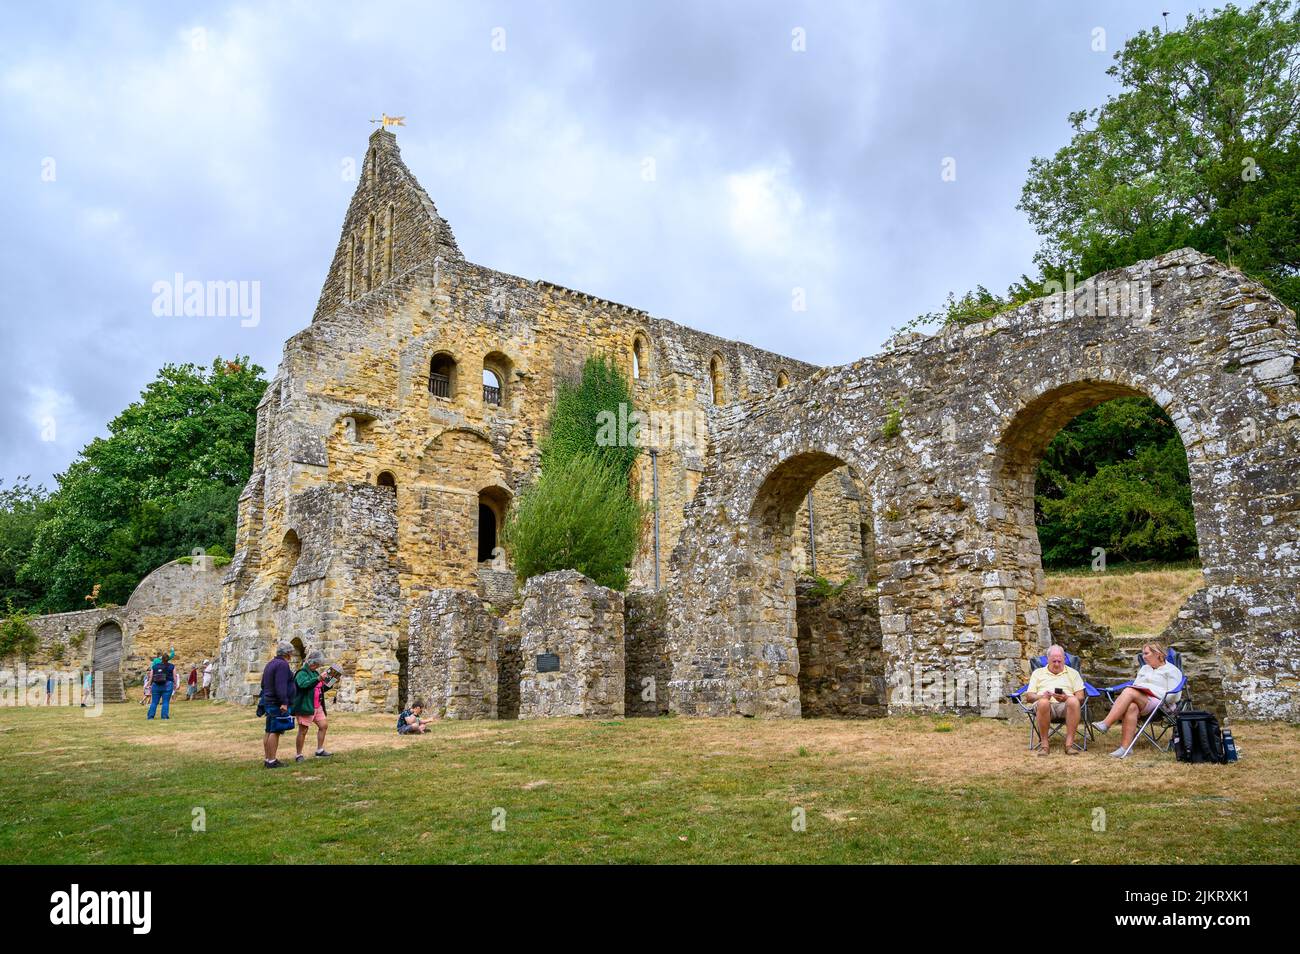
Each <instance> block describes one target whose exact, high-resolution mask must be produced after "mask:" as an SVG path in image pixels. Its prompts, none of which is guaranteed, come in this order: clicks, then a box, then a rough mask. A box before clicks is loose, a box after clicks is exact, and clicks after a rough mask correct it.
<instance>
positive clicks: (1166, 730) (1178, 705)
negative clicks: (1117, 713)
mask: <svg viewBox="0 0 1300 954" xmlns="http://www.w3.org/2000/svg"><path fill="white" fill-rule="evenodd" d="M1137 658H1138V668H1139V669H1141V668H1142V667H1143V666H1145V665H1146V660H1145V659H1143V658H1142V654H1141V653H1138V655H1137ZM1165 662H1171V663H1173V664H1174V666H1175V667H1176V668H1177V669H1178V671H1179V672H1181V673H1182V674H1183V678H1182V679H1181V680H1180V681H1179V683H1178V685H1176V686H1174V688H1172V689H1170V690H1169V691H1168V692H1166V693H1165V694H1164V695H1162V696H1161V697H1160V704H1159V705H1157V706H1156V707H1155V708H1154V709H1152V710H1151V711H1150V712H1148V713H1147V715H1146V718H1145V719H1143V720H1142V725H1141V726H1139V727H1138V731H1137V734H1136V735H1134V736H1133V741H1131V742H1129V744H1128V745H1127V746H1126V747H1125V749H1124V755H1125V756H1127V755H1128V754H1129V753H1130V752H1132V751H1133V746H1135V745H1137V740H1138V739H1146V740H1147V741H1148V742H1150V743H1151V744H1152V745H1154V746H1155V747H1156V748H1157V749H1159V750H1160V751H1161V752H1168V751H1169V749H1170V747H1171V746H1172V745H1173V744H1174V740H1173V731H1174V730H1175V729H1176V728H1178V714H1179V713H1180V712H1182V711H1183V710H1184V709H1186V708H1187V707H1188V706H1189V705H1190V704H1191V701H1192V693H1191V690H1190V689H1188V688H1187V671H1186V670H1185V669H1183V656H1182V653H1179V652H1177V651H1176V650H1174V649H1172V648H1171V649H1169V650H1168V651H1166V653H1165ZM1131 685H1133V680H1132V679H1130V680H1129V681H1128V682H1122V683H1120V684H1119V685H1118V686H1109V687H1107V688H1105V689H1103V690H1102V692H1104V693H1106V700H1107V701H1108V702H1109V703H1110V704H1111V705H1112V706H1113V705H1114V704H1115V697H1116V696H1118V695H1119V694H1120V693H1121V692H1123V691H1124V690H1125V689H1127V688H1128V687H1129V686H1131ZM1180 694H1181V695H1180ZM1170 696H1178V697H1179V698H1178V700H1177V701H1176V702H1172V703H1171V702H1169V701H1168V700H1169V697H1170ZM1166 736H1168V737H1169V741H1168V742H1165V741H1164V740H1165V737H1166Z"/></svg>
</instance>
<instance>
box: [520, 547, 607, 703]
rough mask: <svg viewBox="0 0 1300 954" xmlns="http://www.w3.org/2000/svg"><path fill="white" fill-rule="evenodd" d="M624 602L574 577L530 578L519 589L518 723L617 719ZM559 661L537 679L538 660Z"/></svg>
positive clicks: (548, 575)
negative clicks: (550, 719)
mask: <svg viewBox="0 0 1300 954" xmlns="http://www.w3.org/2000/svg"><path fill="white" fill-rule="evenodd" d="M623 639H624V636H623V594H622V593H619V592H618V591H617V590H611V589H609V588H607V587H604V586H600V585H599V584H597V583H595V582H594V581H592V580H590V579H588V578H587V577H585V576H583V575H582V574H581V573H579V572H577V571H576V570H559V571H556V572H554V573H544V574H542V575H541V576H535V577H533V578H532V579H530V580H529V581H528V582H527V583H526V584H525V585H524V600H523V608H522V611H521V615H520V632H519V649H520V654H521V655H522V657H523V675H522V677H521V679H520V683H519V718H521V719H538V718H546V717H550V716H595V717H599V718H609V717H618V716H622V715H623V713H624V707H623V693H624V683H625V676H624V659H625V656H624V646H623ZM544 653H546V654H554V655H556V656H558V657H559V669H558V671H555V672H538V668H537V657H538V655H540V654H544Z"/></svg>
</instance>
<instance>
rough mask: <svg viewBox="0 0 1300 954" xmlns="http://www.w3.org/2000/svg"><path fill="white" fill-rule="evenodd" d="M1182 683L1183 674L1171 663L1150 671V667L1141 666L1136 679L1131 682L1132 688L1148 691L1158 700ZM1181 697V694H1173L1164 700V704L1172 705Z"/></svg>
mask: <svg viewBox="0 0 1300 954" xmlns="http://www.w3.org/2000/svg"><path fill="white" fill-rule="evenodd" d="M1182 681H1183V674H1182V673H1181V672H1179V671H1178V667H1177V666H1175V665H1174V664H1173V663H1171V662H1167V663H1165V664H1164V665H1163V666H1161V667H1160V668H1159V669H1152V668H1151V667H1150V666H1147V665H1143V666H1142V668H1141V669H1139V670H1138V674H1137V678H1135V679H1134V680H1133V686H1134V688H1136V689H1150V690H1151V691H1152V692H1154V693H1155V694H1156V698H1157V699H1158V698H1160V697H1161V696H1164V695H1165V693H1167V692H1169V691H1170V690H1172V689H1173V688H1174V687H1175V686H1177V685H1178V684H1179V683H1180V682H1182ZM1181 695H1182V693H1181V692H1175V693H1173V694H1172V695H1170V696H1168V697H1166V698H1165V704H1166V705H1172V704H1173V703H1175V702H1177V701H1178V698H1179V696H1181Z"/></svg>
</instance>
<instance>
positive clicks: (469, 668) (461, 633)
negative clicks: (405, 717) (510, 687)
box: [403, 589, 499, 719]
mask: <svg viewBox="0 0 1300 954" xmlns="http://www.w3.org/2000/svg"><path fill="white" fill-rule="evenodd" d="M498 628H499V620H498V619H497V617H496V616H494V615H493V614H491V613H490V612H488V608H487V606H486V605H485V604H484V603H483V601H482V600H480V599H479V598H478V596H477V595H475V594H474V593H470V592H467V591H465V590H455V589H443V590H434V591H433V592H431V593H428V594H426V595H425V596H423V597H421V598H420V599H419V600H417V601H416V604H415V606H414V607H413V608H412V610H411V619H410V626H409V628H408V630H407V632H408V634H409V638H410V643H409V647H408V650H407V660H408V661H407V666H408V669H407V685H408V687H409V688H408V696H407V698H406V699H404V700H403V705H406V706H409V705H410V704H411V702H412V701H414V700H416V699H420V700H422V701H423V702H424V704H425V705H426V706H427V707H428V711H429V712H430V713H432V714H433V716H435V717H437V718H439V719H495V718H496V717H497V634H498Z"/></svg>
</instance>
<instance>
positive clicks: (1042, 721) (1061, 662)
mask: <svg viewBox="0 0 1300 954" xmlns="http://www.w3.org/2000/svg"><path fill="white" fill-rule="evenodd" d="M1046 658H1047V665H1046V666H1041V667H1039V668H1038V669H1035V670H1034V671H1033V673H1032V674H1031V675H1030V677H1029V685H1028V686H1026V687H1025V691H1024V692H1023V693H1022V694H1021V696H1020V700H1021V707H1022V708H1025V709H1026V711H1027V712H1028V711H1030V710H1029V709H1028V707H1029V706H1032V707H1033V709H1032V715H1030V719H1031V720H1033V724H1034V727H1035V728H1036V729H1037V730H1038V732H1037V736H1038V746H1037V754H1039V755H1046V754H1047V753H1048V752H1049V751H1050V750H1051V745H1050V739H1051V737H1052V728H1051V727H1052V723H1054V722H1055V723H1061V722H1064V723H1065V754H1066V755H1077V754H1078V753H1080V752H1082V751H1083V747H1082V746H1080V745H1077V744H1075V741H1074V733H1075V732H1076V731H1077V730H1078V728H1079V722H1080V716H1081V714H1082V712H1083V705H1084V699H1085V694H1084V683H1083V677H1082V676H1080V675H1079V671H1078V670H1077V669H1073V668H1071V667H1070V666H1067V665H1066V664H1065V650H1064V649H1062V648H1061V647H1060V646H1052V647H1051V648H1049V649H1048V650H1047V657H1046Z"/></svg>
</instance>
